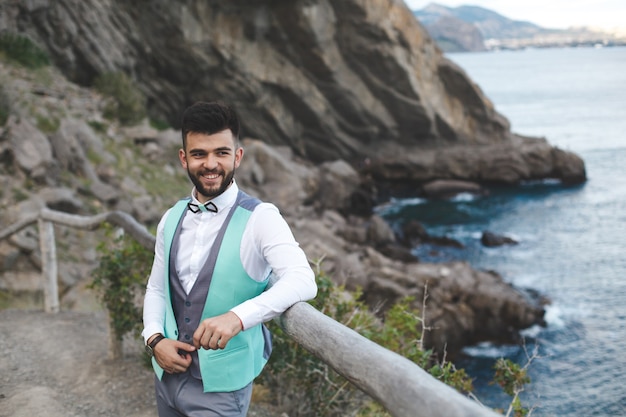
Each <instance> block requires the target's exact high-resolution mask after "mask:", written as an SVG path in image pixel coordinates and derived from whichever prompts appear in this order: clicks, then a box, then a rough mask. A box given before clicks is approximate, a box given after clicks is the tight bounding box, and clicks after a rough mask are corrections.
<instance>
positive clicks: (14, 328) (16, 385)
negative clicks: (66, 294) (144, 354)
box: [0, 310, 268, 417]
mask: <svg viewBox="0 0 626 417" xmlns="http://www.w3.org/2000/svg"><path fill="white" fill-rule="evenodd" d="M105 320H106V317H105V315H104V313H102V312H97V313H82V312H71V311H67V312H61V313H58V314H46V313H44V312H42V311H23V310H2V311H0V417H33V416H45V417H92V416H93V417H119V416H127V417H156V405H155V400H154V391H153V389H154V388H153V385H154V383H153V378H154V377H153V375H154V374H153V373H152V372H151V371H150V370H149V369H148V368H146V367H144V366H142V364H141V359H140V355H139V352H140V349H141V346H138V349H137V352H136V353H133V352H131V353H130V354H128V353H127V354H126V355H125V358H124V359H123V360H121V361H111V360H109V359H108V358H107V340H108V339H107V329H106V321H105ZM253 406H254V404H253ZM248 415H249V416H258V417H263V416H268V414H266V412H265V411H264V410H258V409H256V408H255V407H251V410H250V413H249V414H248Z"/></svg>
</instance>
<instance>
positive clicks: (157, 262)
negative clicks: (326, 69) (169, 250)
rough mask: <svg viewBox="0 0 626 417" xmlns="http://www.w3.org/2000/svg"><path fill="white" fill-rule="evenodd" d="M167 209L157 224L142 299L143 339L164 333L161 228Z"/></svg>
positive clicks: (163, 270) (163, 250)
mask: <svg viewBox="0 0 626 417" xmlns="http://www.w3.org/2000/svg"><path fill="white" fill-rule="evenodd" d="M168 214H169V211H168V212H167V213H165V215H164V216H163V217H162V218H161V221H160V222H159V225H158V226H157V234H156V243H155V248H154V261H153V262H152V270H151V272H150V277H149V278H148V284H147V285H146V295H145V297H144V301H143V326H144V328H143V331H142V332H141V335H142V336H143V338H144V341H147V340H148V338H149V337H150V336H152V335H153V334H155V333H161V334H164V329H163V323H165V261H164V256H165V255H164V252H165V244H164V242H163V229H164V227H165V218H166V217H167V215H168Z"/></svg>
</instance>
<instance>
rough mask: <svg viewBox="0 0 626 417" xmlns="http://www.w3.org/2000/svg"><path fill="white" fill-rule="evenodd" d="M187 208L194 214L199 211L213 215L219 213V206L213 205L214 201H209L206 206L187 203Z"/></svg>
mask: <svg viewBox="0 0 626 417" xmlns="http://www.w3.org/2000/svg"><path fill="white" fill-rule="evenodd" d="M187 208H188V209H189V210H190V211H191V212H192V213H197V212H199V211H204V212H207V211H211V212H213V213H217V206H216V205H215V204H213V202H212V201H209V202H207V203H205V204H200V205H198V204H194V203H187Z"/></svg>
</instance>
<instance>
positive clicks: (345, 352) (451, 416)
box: [0, 208, 499, 417]
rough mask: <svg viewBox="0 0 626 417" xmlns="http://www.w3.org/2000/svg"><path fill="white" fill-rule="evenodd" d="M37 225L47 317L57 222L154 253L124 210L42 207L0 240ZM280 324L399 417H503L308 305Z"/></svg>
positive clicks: (55, 304) (55, 305)
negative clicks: (116, 232)
mask: <svg viewBox="0 0 626 417" xmlns="http://www.w3.org/2000/svg"><path fill="white" fill-rule="evenodd" d="M35 222H37V223H38V227H39V241H40V246H41V258H42V274H43V277H44V282H45V289H44V304H45V306H44V308H45V311H46V312H49V313H55V312H58V311H59V296H58V287H57V260H56V245H55V238H54V227H53V224H54V223H55V224H60V225H64V226H69V227H75V228H79V229H88V230H95V229H97V228H98V227H99V226H100V225H101V224H102V223H103V222H109V223H111V224H113V225H116V226H118V227H121V228H122V229H124V231H125V232H126V233H128V234H130V235H131V236H132V237H133V238H135V239H136V240H137V241H138V242H139V243H140V244H141V245H142V246H143V247H145V248H146V249H149V250H153V249H154V244H155V238H154V236H153V235H152V234H151V233H150V232H149V231H148V230H147V229H146V228H145V226H143V225H142V224H140V223H138V222H137V221H136V220H135V219H134V218H133V217H132V216H130V215H129V214H127V213H124V212H120V211H112V212H108V213H103V214H99V215H96V216H79V215H73V214H68V213H63V212H58V211H54V210H50V209H47V208H44V209H42V210H41V211H40V212H39V213H38V214H36V215H31V216H29V217H26V218H24V219H22V220H20V221H19V222H17V223H15V224H13V225H12V226H10V227H8V228H6V229H4V230H2V231H0V240H2V239H5V238H7V237H9V236H11V235H12V234H14V233H17V232H19V231H20V230H22V229H23V228H25V227H27V226H29V225H31V224H33V223H35ZM278 322H279V324H280V325H281V326H282V327H283V329H284V330H285V332H286V333H287V334H288V335H289V336H290V337H292V338H293V339H294V340H295V341H296V342H298V343H299V344H300V345H301V346H302V347H304V348H305V349H307V350H308V351H309V352H311V353H312V354H313V355H315V356H316V357H318V358H319V359H321V360H322V361H324V362H326V363H327V364H328V365H329V366H331V367H332V368H333V369H334V370H335V371H336V372H338V373H339V374H340V375H342V376H343V377H345V378H346V379H347V380H348V381H350V382H351V383H353V384H354V385H355V386H356V387H357V388H359V389H360V390H362V391H363V392H365V393H366V394H368V395H369V396H371V397H372V398H374V399H376V400H377V401H378V402H380V404H382V405H383V406H384V407H385V409H387V411H388V412H389V413H391V415H393V416H395V417H495V416H498V415H499V414H496V413H495V412H494V411H492V410H491V409H489V408H486V407H483V406H482V405H480V404H478V403H477V402H475V401H473V400H471V399H469V398H467V397H465V396H463V395H461V394H460V393H458V392H457V391H455V390H454V389H453V388H451V387H449V386H448V385H446V384H444V383H442V382H441V381H439V380H437V379H436V378H434V377H433V376H431V375H430V374H428V373H427V372H426V371H424V370H423V369H422V368H420V367H419V366H417V365H416V364H414V363H413V362H411V361H410V360H408V359H406V358H404V357H402V356H400V355H398V354H396V353H394V352H392V351H390V350H388V349H385V348H383V347H382V346H380V345H378V344H376V343H374V342H372V341H371V340H369V339H367V338H365V337H363V336H361V335H360V334H358V333H357V332H355V331H354V330H352V329H350V328H348V327H346V326H344V325H342V324H340V323H338V322H337V321H335V320H333V319H332V318H330V317H328V316H326V315H324V314H322V313H321V312H319V311H317V310H316V309H315V308H313V307H312V306H311V305H310V304H307V303H297V304H295V305H294V306H292V307H291V308H290V309H289V310H287V311H286V312H285V313H283V314H282V315H281V316H280V317H279V318H278Z"/></svg>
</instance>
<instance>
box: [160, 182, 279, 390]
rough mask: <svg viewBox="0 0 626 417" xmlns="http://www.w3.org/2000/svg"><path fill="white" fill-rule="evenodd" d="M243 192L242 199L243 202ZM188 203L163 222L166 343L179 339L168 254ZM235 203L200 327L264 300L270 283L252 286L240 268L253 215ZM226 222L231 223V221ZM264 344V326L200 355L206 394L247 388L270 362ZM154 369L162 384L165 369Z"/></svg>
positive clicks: (250, 280) (258, 283)
mask: <svg viewBox="0 0 626 417" xmlns="http://www.w3.org/2000/svg"><path fill="white" fill-rule="evenodd" d="M241 194H242V193H241V192H240V196H241ZM188 201H189V200H188V199H185V200H180V201H179V202H178V203H176V205H174V207H172V210H171V211H170V213H169V215H168V217H167V219H166V220H165V227H164V231H163V238H164V243H165V253H164V260H165V271H166V272H165V273H166V276H165V280H166V283H167V285H166V286H165V289H166V297H167V298H166V299H167V300H168V302H166V303H165V305H166V307H165V323H164V330H165V337H168V338H171V339H178V326H177V324H176V319H175V316H174V311H173V308H172V302H171V301H172V300H171V291H170V280H169V270H170V265H169V262H170V251H171V247H172V241H173V238H174V234H175V231H176V227H177V225H178V222H179V221H180V219H181V217H182V215H183V214H184V213H185V210H186V209H187V202H188ZM239 201H240V198H238V199H237V203H235V207H234V208H233V210H234V213H233V215H232V217H231V219H230V222H229V223H228V225H227V228H226V232H225V235H224V239H223V242H222V245H221V247H220V249H219V252H218V255H217V259H216V262H215V268H214V271H213V276H212V278H211V284H210V287H209V292H208V295H207V298H206V302H205V305H204V309H203V311H202V317H201V319H200V321H202V320H204V319H206V318H208V317H214V316H218V315H220V314H224V313H226V312H228V311H229V310H230V309H231V308H233V307H235V306H237V305H239V304H241V303H242V302H244V301H246V300H249V299H251V298H253V297H256V296H257V295H259V294H261V293H262V292H263V291H264V290H265V288H266V287H267V283H268V280H269V279H268V278H269V277H268V278H266V279H265V280H264V281H263V282H257V281H255V280H253V279H252V278H251V277H250V276H249V275H248V274H247V273H246V271H245V270H244V267H243V265H242V263H241V256H240V248H241V239H242V236H243V232H244V230H245V228H246V224H247V223H248V219H249V218H250V215H251V214H252V211H250V210H249V209H246V208H244V207H242V206H241V205H239V204H238V203H239ZM227 221H228V220H227ZM264 348H265V339H264V337H263V329H262V325H261V324H259V325H257V326H254V327H252V328H250V329H246V330H245V331H242V332H240V333H239V334H237V336H235V337H233V338H232V339H231V340H230V341H229V342H228V344H227V346H226V348H225V349H221V350H206V349H200V350H199V351H198V359H199V363H200V373H201V375H202V383H203V386H204V392H229V391H235V390H238V389H241V388H243V387H245V386H246V385H248V384H249V383H250V382H251V381H252V380H254V378H256V377H257V376H258V375H259V374H260V373H261V370H262V369H263V367H264V366H265V364H266V363H267V358H266V357H265V356H264ZM152 365H153V368H154V370H155V372H156V374H157V376H158V377H159V379H161V378H162V377H163V372H164V371H163V369H162V368H161V367H160V366H159V365H158V364H157V362H156V360H155V359H154V358H152Z"/></svg>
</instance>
